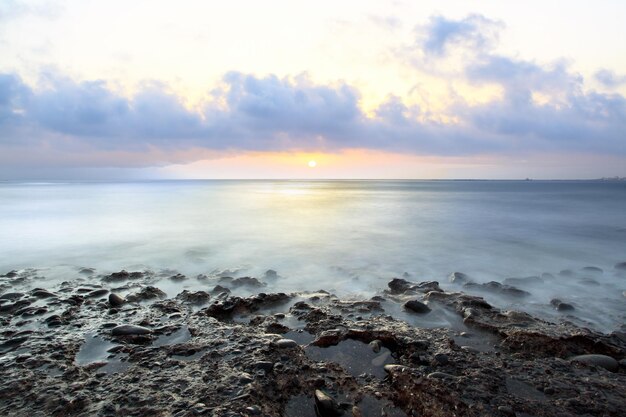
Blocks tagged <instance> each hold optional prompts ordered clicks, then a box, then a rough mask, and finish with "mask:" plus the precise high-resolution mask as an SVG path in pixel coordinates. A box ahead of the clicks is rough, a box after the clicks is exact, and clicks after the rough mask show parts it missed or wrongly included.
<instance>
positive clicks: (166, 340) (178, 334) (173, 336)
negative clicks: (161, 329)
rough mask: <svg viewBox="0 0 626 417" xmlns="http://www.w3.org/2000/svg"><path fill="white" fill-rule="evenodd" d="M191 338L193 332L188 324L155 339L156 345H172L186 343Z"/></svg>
mask: <svg viewBox="0 0 626 417" xmlns="http://www.w3.org/2000/svg"><path fill="white" fill-rule="evenodd" d="M190 339H191V333H190V332H189V328H188V327H187V326H183V327H181V328H180V329H178V330H176V331H174V332H172V333H170V334H164V335H161V336H159V337H158V338H157V340H155V341H154V346H155V347H159V346H170V345H177V344H180V343H185V342H187V341H188V340H190Z"/></svg>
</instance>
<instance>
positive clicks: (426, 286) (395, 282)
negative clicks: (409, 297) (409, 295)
mask: <svg viewBox="0 0 626 417" xmlns="http://www.w3.org/2000/svg"><path fill="white" fill-rule="evenodd" d="M387 286H388V287H389V292H390V293H391V294H403V293H406V292H407V291H414V292H424V293H426V292H429V291H437V292H442V291H443V290H442V289H441V288H440V287H439V283H438V282H437V281H424V282H420V283H414V282H409V281H407V280H405V279H402V278H394V279H392V280H391V281H389V283H388V284H387Z"/></svg>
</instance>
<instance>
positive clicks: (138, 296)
mask: <svg viewBox="0 0 626 417" xmlns="http://www.w3.org/2000/svg"><path fill="white" fill-rule="evenodd" d="M165 297H166V294H165V293H164V292H163V291H161V290H160V289H158V288H156V287H151V286H148V287H145V288H142V289H141V291H139V292H138V293H135V294H131V295H129V296H127V297H126V301H129V302H131V303H134V302H139V301H146V300H154V299H157V298H165Z"/></svg>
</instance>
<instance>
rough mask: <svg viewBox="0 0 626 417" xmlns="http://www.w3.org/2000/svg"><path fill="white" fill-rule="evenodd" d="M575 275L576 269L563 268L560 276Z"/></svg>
mask: <svg viewBox="0 0 626 417" xmlns="http://www.w3.org/2000/svg"><path fill="white" fill-rule="evenodd" d="M574 275H575V274H574V271H572V270H571V269H563V270H562V271H559V276H561V277H573V276H574Z"/></svg>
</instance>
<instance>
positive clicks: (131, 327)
mask: <svg viewBox="0 0 626 417" xmlns="http://www.w3.org/2000/svg"><path fill="white" fill-rule="evenodd" d="M615 269H616V273H619V274H624V273H625V272H624V270H626V263H623V264H617V265H616V266H615ZM586 272H588V273H589V274H593V273H597V272H598V271H592V270H589V271H586ZM193 279H197V280H200V281H201V282H202V285H203V286H205V287H206V289H205V290H203V291H189V290H183V291H181V292H180V293H179V294H178V295H176V296H175V297H170V298H168V297H167V295H166V293H165V292H164V291H162V290H161V289H160V288H159V283H161V282H165V281H164V280H167V281H166V282H169V283H172V282H173V283H177V282H184V281H186V280H193ZM268 279H277V274H276V272H275V271H268V272H267V273H266V274H265V276H264V277H262V278H254V277H238V278H233V277H226V276H205V275H201V276H198V277H194V278H191V277H186V276H184V275H181V274H171V275H169V276H161V275H160V274H155V273H152V272H149V271H132V272H127V271H119V272H116V273H112V274H99V273H98V272H97V271H95V270H93V269H89V268H83V269H82V270H80V271H77V273H76V276H75V277H70V279H69V280H68V281H65V282H63V283H62V284H60V285H59V286H57V287H55V288H38V286H42V285H41V284H42V283H43V282H45V279H44V278H43V277H41V275H40V274H39V273H38V271H36V270H20V271H10V272H8V273H6V274H5V275H2V276H1V277H0V415H3V416H170V415H171V416H181V417H182V416H202V415H205V416H230V417H235V416H286V417H308V416H311V417H313V416H321V417H333V416H355V417H370V416H371V417H373V416H394V417H395V416H398V417H400V416H446V417H449V416H519V417H522V416H622V415H624V414H626V359H625V358H626V327H624V326H623V327H622V328H620V329H616V330H615V331H614V332H612V333H610V334H603V333H598V332H595V331H593V330H590V329H588V328H585V327H581V326H578V325H574V324H572V323H568V322H567V321H561V322H558V323H554V322H548V321H544V320H541V319H539V318H536V317H533V316H531V315H529V314H526V313H522V312H518V311H505V310H501V309H499V308H497V307H496V306H493V305H491V304H490V303H488V302H487V301H485V299H483V298H481V296H480V294H481V293H483V292H484V293H491V292H496V293H498V294H500V295H503V296H507V297H524V296H525V294H527V291H525V290H523V289H520V288H519V287H520V286H521V287H524V283H525V282H523V281H519V280H520V279H522V280H523V279H526V280H527V281H528V282H530V281H533V280H534V283H535V284H536V283H537V279H540V280H546V279H550V277H548V276H546V277H528V278H518V279H517V280H518V281H516V279H511V280H509V281H508V282H502V283H500V282H489V283H474V282H473V281H472V279H471V277H468V276H467V275H465V274H462V273H453V274H452V275H451V276H450V277H449V280H450V281H451V282H452V283H454V284H455V285H457V287H458V290H457V291H444V290H442V289H441V288H440V285H439V283H438V282H435V281H428V282H419V281H418V280H412V279H411V278H410V277H403V278H394V279H391V280H390V281H389V284H388V287H387V288H385V289H383V288H381V291H380V292H379V294H378V295H376V296H374V297H372V298H370V299H341V298H339V297H337V296H335V295H333V294H331V293H329V292H327V291H324V290H320V291H317V292H296V293H289V294H286V293H265V292H263V290H264V288H265V282H264V280H268ZM624 279H625V282H626V277H624ZM625 286H626V285H625ZM238 288H247V289H248V290H249V291H250V292H252V291H254V293H253V295H249V296H241V295H237V291H236V290H237V289H238ZM625 302H626V299H625ZM552 304H553V306H554V308H555V309H556V310H558V311H563V312H567V311H571V310H570V308H571V309H574V308H575V306H574V305H572V304H570V303H568V302H567V300H558V299H555V300H553V303H552ZM429 317H434V318H435V319H433V320H431V321H430V322H429V323H435V324H436V323H437V319H436V318H437V317H444V318H447V320H448V323H452V324H451V325H447V326H437V325H431V326H421V325H420V323H421V321H420V320H427V319H428V318H429ZM425 322H428V321H425Z"/></svg>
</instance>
